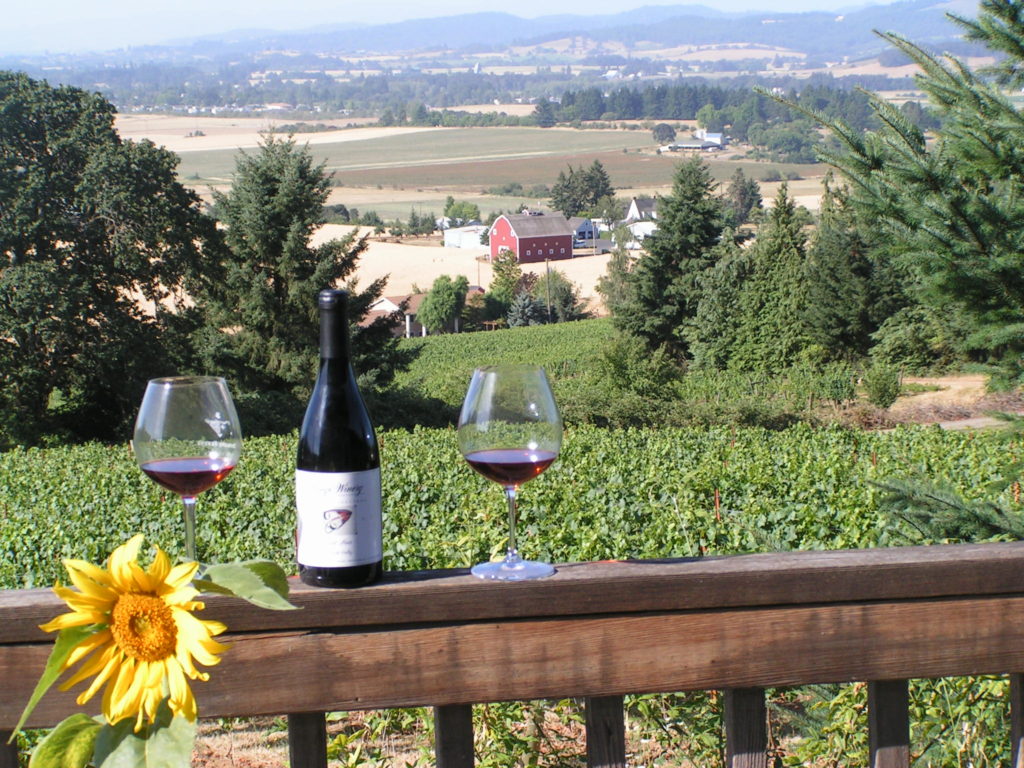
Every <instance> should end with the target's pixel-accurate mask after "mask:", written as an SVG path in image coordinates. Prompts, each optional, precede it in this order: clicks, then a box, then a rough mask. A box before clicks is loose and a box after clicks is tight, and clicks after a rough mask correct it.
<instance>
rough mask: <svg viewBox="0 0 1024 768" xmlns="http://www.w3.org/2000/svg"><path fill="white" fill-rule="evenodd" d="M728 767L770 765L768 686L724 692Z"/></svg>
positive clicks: (753, 767) (748, 767)
mask: <svg viewBox="0 0 1024 768" xmlns="http://www.w3.org/2000/svg"><path fill="white" fill-rule="evenodd" d="M724 698H725V766H726V768H765V766H767V765H768V713H767V709H766V707H765V703H764V688H736V689H733V690H727V691H725V692H724Z"/></svg>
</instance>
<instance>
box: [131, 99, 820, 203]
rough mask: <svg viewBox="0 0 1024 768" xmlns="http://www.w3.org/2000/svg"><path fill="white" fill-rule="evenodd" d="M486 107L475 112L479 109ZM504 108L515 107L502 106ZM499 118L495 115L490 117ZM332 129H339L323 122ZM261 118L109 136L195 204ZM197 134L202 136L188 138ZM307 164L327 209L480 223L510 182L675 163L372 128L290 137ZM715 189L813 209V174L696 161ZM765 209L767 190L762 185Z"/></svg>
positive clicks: (661, 173)
mask: <svg viewBox="0 0 1024 768" xmlns="http://www.w3.org/2000/svg"><path fill="white" fill-rule="evenodd" d="M484 106H486V105H479V107H480V108H483V107H484ZM506 106H509V107H513V106H518V107H523V106H524V105H506ZM499 108H500V107H499ZM325 122H327V123H329V124H340V123H341V121H339V120H325ZM280 124H281V120H279V119H275V118H269V117H258V118H238V117H231V118H216V117H192V116H182V115H169V116H159V115H119V116H118V118H117V127H118V130H119V132H120V133H121V135H122V136H124V137H125V138H131V139H135V140H139V139H143V138H148V139H150V140H152V141H153V142H155V143H156V144H158V145H161V146H165V147H167V148H168V149H170V150H172V151H174V152H176V153H178V155H179V156H180V157H181V163H180V165H179V168H178V173H179V176H180V178H181V179H182V180H183V181H184V182H185V183H186V184H188V185H190V186H192V187H194V188H195V189H196V191H197V192H199V193H200V194H202V195H208V194H209V192H210V190H211V189H214V188H223V187H224V186H226V185H227V184H229V183H230V181H231V177H232V174H233V173H234V169H235V160H236V157H237V155H238V152H239V151H240V150H251V149H253V148H255V147H256V146H257V145H258V142H259V138H260V133H261V132H262V131H266V130H268V129H270V128H273V127H274V126H275V125H280ZM197 131H199V132H202V133H203V134H205V135H202V136H188V135H187V134H189V133H195V132H197ZM296 139H297V141H299V142H300V143H308V144H309V146H310V150H311V152H312V154H313V156H314V158H315V159H316V161H317V162H323V163H324V164H325V167H326V169H327V171H328V172H330V173H333V174H334V177H335V180H336V183H337V184H338V185H339V187H338V189H336V190H334V191H333V192H332V195H331V198H330V201H329V202H331V203H343V204H345V205H346V206H349V207H353V206H354V207H356V208H359V209H360V210H361V211H364V210H371V209H372V210H375V211H377V212H378V214H380V215H381V216H382V217H383V218H385V219H395V218H398V217H401V218H406V217H408V215H409V211H410V209H412V208H415V209H416V210H417V211H418V212H421V213H422V212H430V211H436V212H438V213H440V211H441V209H442V207H443V203H444V199H445V197H446V196H447V195H449V194H451V195H454V196H456V197H457V198H459V199H464V200H469V201H471V202H475V203H476V204H477V205H479V206H480V209H481V211H482V212H483V213H484V214H487V213H490V212H491V211H495V210H511V209H515V208H517V207H518V206H520V205H522V204H524V203H525V204H528V205H537V204H538V202H541V201H538V200H537V199H536V198H531V197H529V196H523V197H502V196H493V195H488V194H486V193H485V191H484V190H487V189H490V188H493V187H496V186H501V185H504V184H509V183H513V182H518V183H519V184H522V185H523V187H524V188H526V189H529V188H530V187H533V186H537V185H547V186H550V185H551V184H552V183H553V182H554V180H555V178H556V177H557V175H558V171H559V170H562V169H563V168H565V167H567V166H569V165H572V166H578V165H584V166H586V165H589V164H590V163H592V162H593V161H594V160H595V159H598V160H600V161H601V163H602V164H603V165H604V166H605V168H606V169H607V170H608V173H609V175H610V177H611V180H612V184H613V185H614V186H615V188H616V189H617V190H618V191H619V194H620V195H623V196H627V197H628V196H630V195H635V194H657V193H659V192H661V193H664V192H666V191H667V190H668V189H669V187H670V185H671V182H672V173H673V171H674V168H675V166H676V164H677V163H678V162H679V161H680V160H681V159H682V157H683V155H677V154H663V155H658V154H656V153H655V152H654V149H655V147H654V142H653V140H652V139H651V135H650V132H649V131H648V130H646V129H645V128H642V127H640V126H639V125H637V128H636V130H622V129H618V130H613V129H608V130H600V129H587V130H577V129H573V128H551V129H540V128H404V127H403V128H381V127H376V126H374V127H357V128H348V129H343V130H337V131H328V132H323V133H308V134H298V135H297V136H296ZM705 159H706V160H707V162H708V164H709V166H710V167H711V172H712V174H713V176H714V178H715V179H717V180H718V181H720V182H724V181H726V180H727V179H728V178H729V177H730V176H731V175H732V174H733V172H734V171H735V169H736V168H737V167H738V168H742V169H743V172H744V173H745V174H746V175H747V176H748V177H751V178H755V179H760V178H762V177H763V176H764V175H765V174H766V173H767V172H769V171H775V172H777V173H780V174H782V175H783V176H785V175H787V174H797V175H799V176H801V177H804V179H806V180H808V182H807V183H804V182H797V184H798V185H800V184H802V185H803V186H804V187H805V189H798V188H797V186H795V185H791V191H792V193H793V194H794V195H796V196H797V197H798V202H800V203H801V204H803V205H807V206H808V207H811V208H815V207H817V196H818V195H819V194H820V184H819V182H818V179H819V178H820V177H821V176H822V175H823V174H824V166H821V165H797V164H780V163H771V164H769V163H761V162H756V161H753V160H747V159H744V158H742V156H741V155H737V154H733V153H724V154H722V155H708V156H706V157H705ZM762 187H763V194H764V196H765V198H766V199H770V198H771V197H772V195H774V193H775V188H774V187H773V186H771V185H770V184H765V185H762Z"/></svg>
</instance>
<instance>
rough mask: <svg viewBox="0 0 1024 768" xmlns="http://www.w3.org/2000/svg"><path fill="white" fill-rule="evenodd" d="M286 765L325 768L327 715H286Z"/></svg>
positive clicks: (312, 713)
mask: <svg viewBox="0 0 1024 768" xmlns="http://www.w3.org/2000/svg"><path fill="white" fill-rule="evenodd" d="M288 764H289V765H290V766H291V768H327V715H326V713H324V712H298V713H295V714H291V715H288Z"/></svg>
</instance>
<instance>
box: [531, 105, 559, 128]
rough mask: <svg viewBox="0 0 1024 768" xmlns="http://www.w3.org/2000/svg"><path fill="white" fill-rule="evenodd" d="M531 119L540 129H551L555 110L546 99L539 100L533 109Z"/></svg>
mask: <svg viewBox="0 0 1024 768" xmlns="http://www.w3.org/2000/svg"><path fill="white" fill-rule="evenodd" d="M533 119H534V120H535V121H536V123H537V126H538V127H540V128H551V127H552V126H554V124H555V122H556V120H555V108H554V106H552V104H551V102H550V101H548V100H547V99H540V100H539V101H538V102H537V106H536V107H534V108H533Z"/></svg>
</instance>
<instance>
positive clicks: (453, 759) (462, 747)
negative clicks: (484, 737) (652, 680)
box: [434, 704, 476, 768]
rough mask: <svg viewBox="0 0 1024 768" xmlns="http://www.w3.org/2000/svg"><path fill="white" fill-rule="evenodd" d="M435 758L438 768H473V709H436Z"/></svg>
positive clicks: (450, 707) (458, 706)
mask: <svg viewBox="0 0 1024 768" xmlns="http://www.w3.org/2000/svg"><path fill="white" fill-rule="evenodd" d="M434 758H435V760H436V762H437V768H473V765H474V763H475V760H476V758H475V757H474V755H473V707H472V705H470V704H452V705H450V706H446V707H434Z"/></svg>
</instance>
